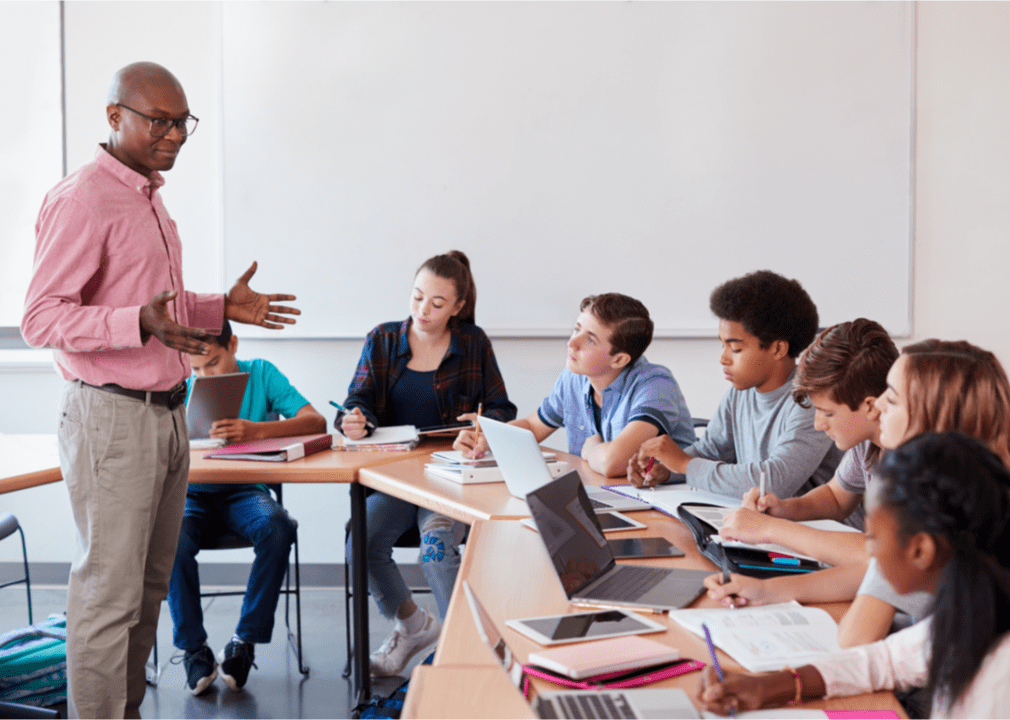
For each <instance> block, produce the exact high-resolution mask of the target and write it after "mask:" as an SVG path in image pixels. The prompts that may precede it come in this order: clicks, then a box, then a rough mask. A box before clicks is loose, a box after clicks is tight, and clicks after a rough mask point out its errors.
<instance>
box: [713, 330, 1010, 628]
mask: <svg viewBox="0 0 1010 720" xmlns="http://www.w3.org/2000/svg"><path fill="white" fill-rule="evenodd" d="M876 405H877V409H878V410H879V412H880V419H879V422H880V440H879V441H880V446H881V447H882V448H885V449H893V448H896V447H897V446H898V445H900V444H901V443H902V442H904V441H905V440H907V439H910V438H913V437H915V436H916V435H919V434H921V433H923V432H926V431H935V432H947V431H960V432H963V433H965V434H967V435H970V436H972V437H975V438H977V439H979V440H981V441H982V442H983V443H985V444H986V445H987V446H988V447H989V448H990V449H991V450H992V451H993V452H995V453H996V454H997V455H999V457H1000V458H1002V459H1003V460H1004V462H1006V461H1008V460H1010V381H1008V380H1007V376H1006V373H1005V372H1004V370H1003V367H1002V366H1001V365H1000V363H999V360H997V359H996V356H995V355H993V354H992V353H991V352H988V351H986V350H982V349H981V348H978V347H976V346H974V345H971V344H970V343H967V342H964V341H956V342H951V341H943V340H924V341H922V342H919V343H915V344H913V345H909V346H907V347H905V348H904V349H903V350H902V351H901V354H900V355H899V356H898V359H897V360H896V361H895V362H894V364H893V365H892V366H891V369H890V370H889V371H888V373H887V390H885V391H884V393H883V394H882V395H881V396H880V397H879V398H877V403H876ZM854 567H855V570H854V569H853V568H854ZM860 578H862V584H859V585H858V586H857V583H859V580H860ZM720 583H721V576H713V577H710V578H708V579H707V580H706V582H705V585H706V586H707V587H708V588H709V596H710V597H712V598H714V599H716V600H721V601H723V602H725V603H729V601H730V597H729V596H730V595H733V596H735V598H734V602H736V604H738V605H740V604H750V605H763V604H767V603H777V602H788V601H790V600H793V599H795V600H798V601H800V602H832V601H844V600H849V599H850V598H852V597H853V596H855V601H853V603H852V605H851V606H850V607H849V610H848V612H846V614H845V616H844V617H843V618H842V621H841V622H840V623H839V642H840V643H841V644H842V646H843V647H851V646H855V645H863V644H866V643H870V642H874V641H876V640H879V639H881V638H883V637H884V636H885V635H887V633H888V631H889V630H890V629H891V627H892V624H893V623H894V619H895V614H896V612H897V611H898V610H901V611H903V612H904V613H906V614H907V615H909V616H911V618H912V619H913V620H918V619H921V618H923V617H925V616H926V614H927V613H928V612H929V609H930V607H931V606H932V598H931V597H930V596H929V595H928V594H926V593H913V594H907V595H899V594H898V593H896V592H895V591H894V589H893V588H891V587H890V585H889V584H888V583H887V582H886V581H885V580H884V579H883V578H882V577H881V576H880V573H879V572H878V571H877V566H876V563H875V562H874V561H873V560H872V559H871V560H870V562H869V566H868V569H867V570H866V571H865V572H864V571H863V565H862V564H859V565H856V566H851V565H850V566H841V567H836V568H830V569H828V570H821V571H818V572H816V573H811V574H809V575H804V576H802V577H799V576H794V577H778V578H771V579H768V580H758V579H756V578H750V577H746V576H743V575H736V574H734V575H731V577H730V582H729V583H728V584H726V585H722V584H720Z"/></svg>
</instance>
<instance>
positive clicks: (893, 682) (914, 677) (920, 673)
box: [810, 620, 932, 697]
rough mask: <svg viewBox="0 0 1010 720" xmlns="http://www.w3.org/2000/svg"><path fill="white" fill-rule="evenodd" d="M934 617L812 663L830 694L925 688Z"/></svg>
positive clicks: (843, 694) (840, 694) (833, 695)
mask: <svg viewBox="0 0 1010 720" xmlns="http://www.w3.org/2000/svg"><path fill="white" fill-rule="evenodd" d="M931 625H932V621H931V620H924V621H922V622H919V623H916V624H915V625H913V626H912V627H910V628H906V629H904V630H902V631H901V632H896V633H894V634H893V635H889V636H888V637H886V638H884V639H883V640H881V641H879V642H875V643H872V644H870V645H861V646H859V647H854V648H849V649H848V650H842V651H841V652H837V653H831V654H829V655H824V656H823V657H821V658H818V659H817V660H815V661H813V662H811V663H810V664H811V665H813V666H814V667H815V668H817V671H818V672H820V674H821V677H822V678H824V686H825V687H826V688H827V696H828V697H838V696H845V695H860V694H862V693H867V692H875V691H877V690H906V689H908V688H910V687H923V686H925V684H926V679H927V676H928V674H929V645H930V627H931Z"/></svg>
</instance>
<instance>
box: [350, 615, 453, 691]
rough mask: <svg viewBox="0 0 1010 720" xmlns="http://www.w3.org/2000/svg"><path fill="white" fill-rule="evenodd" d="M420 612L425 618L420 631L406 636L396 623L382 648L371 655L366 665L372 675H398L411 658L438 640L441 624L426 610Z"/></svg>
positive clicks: (400, 626)
mask: <svg viewBox="0 0 1010 720" xmlns="http://www.w3.org/2000/svg"><path fill="white" fill-rule="evenodd" d="M422 612H423V613H424V615H425V618H424V626H423V627H422V628H421V629H420V630H418V631H417V632H416V633H414V634H412V635H408V634H407V633H405V632H403V627H402V625H400V623H397V627H396V628H395V629H394V630H393V634H392V635H390V636H389V637H388V638H386V642H384V643H382V647H380V648H379V649H378V650H376V651H375V652H373V653H372V655H371V657H370V658H369V663H368V664H369V667H370V670H371V673H372V675H376V676H380V677H381V676H386V675H399V674H400V671H401V670H403V668H404V667H405V666H406V664H407V663H408V662H410V659H411V658H412V657H414V656H415V655H417V653H418V652H420V651H421V650H424V649H425V648H426V647H428V646H429V645H431V644H432V643H433V642H435V641H436V640H438V634H439V633H440V632H441V631H442V623H440V622H439V621H438V618H437V617H435V616H434V615H432V614H431V613H430V612H428V611H427V610H422Z"/></svg>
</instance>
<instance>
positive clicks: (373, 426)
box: [330, 400, 375, 430]
mask: <svg viewBox="0 0 1010 720" xmlns="http://www.w3.org/2000/svg"><path fill="white" fill-rule="evenodd" d="M330 405H332V406H333V407H335V408H336V409H337V410H339V411H340V412H342V413H346V412H347V410H346V409H345V408H344V406H343V405H341V404H340V403H338V402H334V401H333V400H330ZM365 427H368V428H372V429H373V430H374V429H375V425H373V424H372V421H371V420H368V419H367V418H366V419H365Z"/></svg>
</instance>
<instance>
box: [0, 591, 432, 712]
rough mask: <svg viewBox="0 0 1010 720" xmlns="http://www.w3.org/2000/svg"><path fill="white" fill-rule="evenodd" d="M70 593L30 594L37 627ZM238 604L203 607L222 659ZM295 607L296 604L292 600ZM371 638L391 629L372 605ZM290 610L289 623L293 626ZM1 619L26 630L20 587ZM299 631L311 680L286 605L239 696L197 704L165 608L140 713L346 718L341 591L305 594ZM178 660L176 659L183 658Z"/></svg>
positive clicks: (8, 595) (1, 607) (7, 595)
mask: <svg viewBox="0 0 1010 720" xmlns="http://www.w3.org/2000/svg"><path fill="white" fill-rule="evenodd" d="M415 598H416V600H417V602H418V604H419V605H422V606H424V607H426V608H428V609H430V610H432V611H433V612H437V609H436V607H435V603H434V600H433V599H432V596H431V595H426V594H422V595H417V596H415ZM66 601H67V591H66V588H60V587H33V588H32V604H33V610H34V615H35V618H34V619H35V621H36V622H38V621H40V620H42V619H45V618H46V617H47V616H48V615H50V614H51V613H61V612H63V611H64V609H65V608H66ZM241 602H242V598H241V597H224V598H211V599H207V600H205V602H204V625H205V627H206V628H207V634H208V635H209V636H210V640H209V644H210V646H211V647H212V648H213V649H214V651H215V653H217V652H219V651H220V649H221V648H222V647H224V645H225V643H227V642H228V640H229V639H230V638H231V635H232V632H233V631H234V629H235V624H236V622H237V620H238V612H239V608H240V607H241ZM292 602H293V598H292ZM370 606H371V611H370V614H369V631H370V636H371V647H372V649H375V648H377V647H378V646H379V645H380V644H382V641H383V640H384V639H385V638H386V636H387V635H388V633H389V632H390V630H391V629H392V622H391V621H388V620H386V619H385V618H383V617H382V616H381V615H380V614H379V612H378V609H377V608H376V606H375V603H374V602H372V601H371V600H370ZM293 612H294V606H293V605H292V618H291V623H292V626H293V625H294V615H293ZM0 618H2V623H0V625H2V626H3V627H4V628H5V629H7V628H16V627H21V626H23V625H27V624H28V615H27V610H26V607H25V592H24V586H14V587H10V588H3V589H0ZM302 626H303V628H304V640H303V643H304V651H303V652H304V657H305V662H306V664H307V665H308V666H309V670H310V673H309V676H308V677H307V678H303V676H302V675H301V673H299V672H298V662H297V659H296V657H295V654H294V651H293V650H291V649H290V647H289V646H288V644H287V643H286V642H285V641H284V636H285V626H284V598H283V597H282V598H281V602H280V604H279V606H278V609H277V620H276V624H275V626H274V638H273V642H271V643H270V644H268V645H257V646H256V665H257V666H258V669H256V668H254V669H253V670H252V672H251V673H250V675H249V681H248V682H247V683H246V686H245V688H244V689H243V690H242V691H241V692H232V691H231V690H229V689H228V687H227V686H226V685H224V683H223V682H222V681H221V680H220V679H218V680H217V681H216V682H215V683H214V685H212V686H211V688H210V689H209V690H207V691H206V692H205V693H203V694H202V695H200V696H198V697H194V696H193V695H192V694H190V692H189V691H188V690H187V688H186V687H185V675H184V673H183V668H182V664H181V662H178V661H177V662H176V663H173V662H170V658H171V657H172V656H173V655H174V654H175V650H174V648H173V647H172V620H171V618H170V617H169V613H168V608H167V606H166V605H164V604H163V605H162V613H161V620H160V623H159V626H158V643H159V650H160V658H159V660H160V664H161V666H162V672H161V677H160V679H159V682H158V686H157V687H149V688H148V692H147V697H146V698H145V699H144V703H143V704H142V705H141V707H140V712H141V716H142V717H145V718H211V717H213V718H346V717H350V711H351V703H352V700H351V698H352V694H353V692H352V688H351V681H350V680H345V679H344V678H342V677H341V672H342V671H343V669H344V664H345V662H346V649H345V648H346V640H345V637H346V635H345V631H344V590H343V588H303V589H302ZM426 654H427V653H422V654H419V655H418V656H417V657H415V658H414V659H413V660H412V661H411V663H410V664H409V665H408V667H407V668H406V669H405V670H404V672H403V678H401V679H398V678H383V679H376V680H375V681H374V682H373V686H372V687H373V692H375V693H385V694H388V693H390V692H392V691H393V690H395V689H396V687H397V686H398V685H399V684H400V683H401V682H402V679H405V678H407V677H409V676H410V671H411V670H412V669H413V667H414V666H415V665H417V664H418V663H419V662H420V661H421V660H422V659H423V658H424V656H425V655H426ZM180 660H181V658H180Z"/></svg>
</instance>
